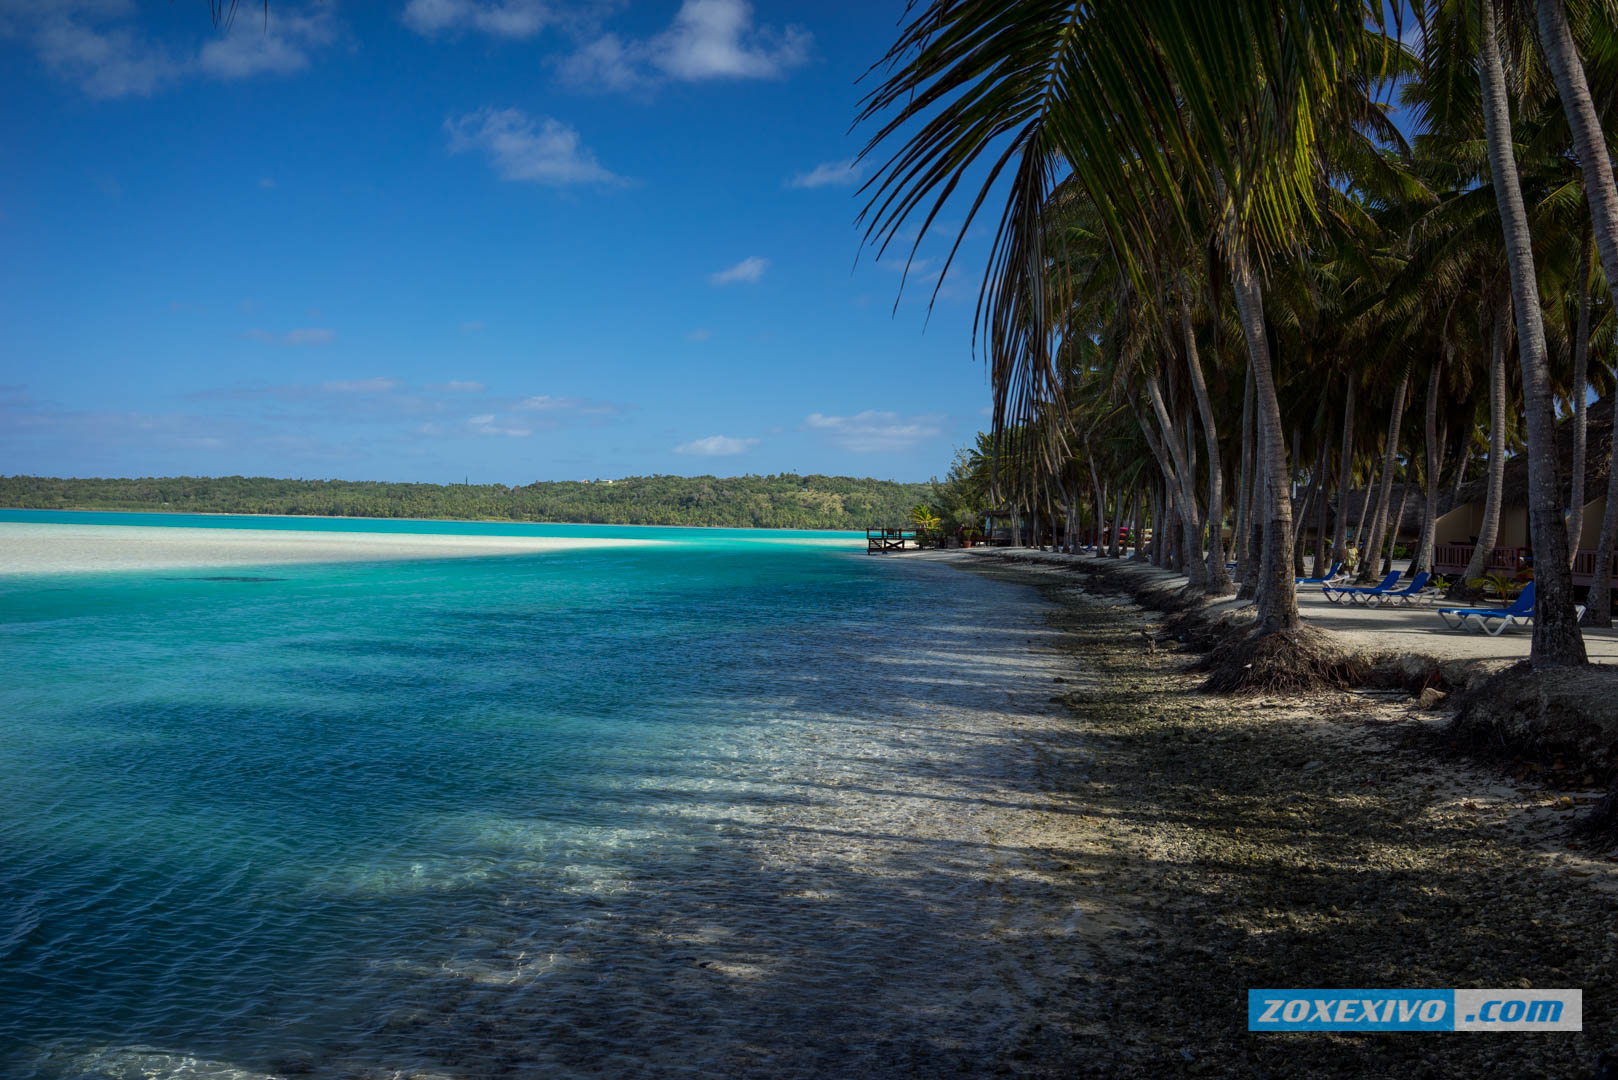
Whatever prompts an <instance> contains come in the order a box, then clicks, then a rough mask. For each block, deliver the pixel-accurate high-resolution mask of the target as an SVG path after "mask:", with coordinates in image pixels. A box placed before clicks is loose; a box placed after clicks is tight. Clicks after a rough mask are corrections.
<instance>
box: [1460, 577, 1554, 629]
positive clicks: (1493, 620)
mask: <svg viewBox="0 0 1618 1080" xmlns="http://www.w3.org/2000/svg"><path fill="white" fill-rule="evenodd" d="M1573 608H1574V611H1576V612H1577V613H1578V616H1577V617H1578V618H1579V619H1583V618H1584V605H1583V604H1575V605H1574V606H1573ZM1438 617H1439V618H1440V619H1443V620H1444V625H1445V626H1447V627H1449V628H1450V629H1451V630H1459V629H1461V628H1462V627H1464V626H1466V625H1467V624H1468V623H1471V622H1472V621H1473V620H1476V622H1477V629H1479V630H1482V631H1486V632H1487V633H1490V634H1493V635H1494V636H1495V637H1499V636H1500V634H1501V633H1502V632H1503V631H1504V630H1505V628H1506V627H1508V626H1514V625H1516V624H1517V623H1522V624H1523V625H1525V626H1526V625H1527V624H1529V623H1531V622H1533V621H1534V583H1533V582H1532V581H1530V582H1529V583H1528V587H1527V588H1526V589H1524V590H1523V591H1522V592H1521V593H1520V594H1518V596H1517V600H1516V602H1515V603H1513V604H1512V605H1511V606H1510V607H1503V608H1439V609H1438ZM1451 619H1454V620H1455V621H1454V622H1451V621H1450V620H1451Z"/></svg>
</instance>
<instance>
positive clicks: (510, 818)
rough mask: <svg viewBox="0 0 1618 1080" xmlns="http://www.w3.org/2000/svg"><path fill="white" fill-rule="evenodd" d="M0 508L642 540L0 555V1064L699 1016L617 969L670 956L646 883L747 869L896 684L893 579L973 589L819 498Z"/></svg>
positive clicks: (400, 1044)
mask: <svg viewBox="0 0 1618 1080" xmlns="http://www.w3.org/2000/svg"><path fill="white" fill-rule="evenodd" d="M0 521H25V522H36V523H37V522H48V523H49V522H55V523H63V522H68V523H92V524H93V523H103V524H105V523H114V522H115V523H120V524H121V523H128V524H140V525H151V524H160V525H185V526H205V527H210V528H288V529H309V528H319V529H344V530H368V531H372V530H374V531H390V532H392V531H434V532H477V533H490V532H493V533H528V534H536V533H537V534H540V535H572V536H623V535H633V536H636V537H639V538H645V539H660V540H671V541H675V542H673V543H669V544H666V545H656V546H644V547H641V546H637V547H630V548H610V549H594V550H590V549H584V550H573V551H567V552H559V553H547V554H541V555H534V556H501V557H492V558H460V559H441V560H431V561H413V562H378V563H370V564H352V563H350V564H342V565H294V566H268V567H260V568H243V567H231V568H229V569H225V570H208V569H206V568H199V569H188V570H182V571H176V570H172V569H167V570H158V571H143V572H139V573H101V574H81V575H56V576H35V577H13V578H10V579H0V655H3V657H4V671H5V678H4V680H3V684H0V792H4V800H3V801H4V807H5V809H4V813H3V815H0V1075H4V1076H7V1077H23V1078H39V1080H60V1078H63V1077H80V1076H84V1077H114V1076H116V1077H125V1076H129V1077H134V1076H141V1077H146V1076H172V1077H182V1076H183V1077H193V1076H196V1077H205V1076H206V1077H212V1076H221V1077H223V1076H230V1077H238V1076H240V1077H246V1076H254V1077H259V1076H263V1075H264V1074H265V1071H266V1070H273V1069H283V1070H286V1071H287V1072H288V1073H289V1074H297V1073H304V1072H308V1071H310V1070H313V1071H314V1072H315V1073H317V1074H319V1075H333V1076H337V1075H343V1076H364V1077H369V1076H384V1075H388V1076H391V1075H394V1073H393V1072H392V1070H395V1069H400V1070H406V1071H408V1070H410V1069H413V1068H422V1069H428V1067H429V1066H431V1070H429V1073H428V1074H430V1075H434V1076H439V1075H442V1076H453V1077H471V1076H482V1075H506V1074H508V1070H509V1071H510V1074H515V1075H553V1074H554V1075H564V1074H566V1075H571V1074H572V1073H566V1072H564V1073H552V1072H549V1071H545V1070H543V1069H540V1068H539V1066H538V1065H537V1064H535V1062H536V1061H538V1060H543V1061H544V1062H548V1063H549V1066H555V1065H557V1064H558V1063H560V1065H561V1066H563V1067H565V1066H567V1064H568V1062H572V1063H573V1066H574V1067H575V1068H576V1070H577V1074H578V1075H638V1073H637V1072H636V1068H637V1066H636V1062H642V1063H644V1054H646V1053H649V1052H651V1050H652V1049H655V1047H656V1046H657V1045H659V1044H661V1045H664V1046H665V1048H666V1047H667V1046H673V1045H677V1044H678V1043H679V1040H680V1039H684V1038H688V1037H689V1036H690V1030H688V1029H691V1028H700V1027H701V1026H702V1025H704V1024H708V1023H712V1022H715V1021H716V1018H717V1014H715V1015H714V1016H708V1015H706V1014H704V1015H687V1016H677V1017H676V1019H675V1021H674V1022H673V1023H674V1024H675V1027H674V1028H673V1029H670V1028H667V1027H660V1026H659V1022H656V1021H654V1020H653V1019H649V1018H653V1017H658V1016H663V1017H665V1018H666V1017H667V1016H668V1015H669V1014H670V1012H671V1010H673V1011H674V1012H675V1013H678V1009H677V1008H676V1007H675V1006H672V1005H670V1004H669V1001H668V1000H663V1001H661V1002H656V1001H643V1000H640V999H638V998H636V997H635V994H636V993H638V992H639V991H636V990H634V989H632V988H633V987H641V988H646V987H654V988H657V992H658V993H659V994H665V993H666V994H668V995H670V996H678V995H677V990H678V987H679V986H680V985H682V984H681V983H680V980H681V979H683V978H685V977H686V975H685V974H684V971H685V969H687V968H690V967H691V964H692V959H691V956H690V955H686V953H685V952H684V951H682V950H683V949H684V948H685V947H684V946H683V945H682V944H681V943H680V942H679V941H677V940H676V937H677V935H674V934H672V933H671V932H670V931H669V930H668V927H669V925H670V920H671V918H672V916H671V912H674V911H676V910H678V911H679V912H681V913H682V914H681V915H680V918H679V920H676V921H677V922H679V924H680V925H683V926H686V927H687V928H688V929H689V928H690V927H692V926H700V924H701V922H702V919H701V913H702V912H703V911H704V910H707V909H708V908H710V907H712V906H713V905H714V904H717V903H720V902H721V901H719V900H716V899H715V896H717V895H719V894H718V893H715V892H714V891H713V890H721V891H723V890H724V889H726V888H732V889H735V890H746V889H747V888H749V887H754V886H757V887H759V888H761V889H762V890H763V891H764V892H765V893H769V895H770V896H771V897H773V896H774V895H775V893H773V892H770V889H772V888H776V886H774V885H769V884H765V885H759V884H758V883H757V882H751V881H749V880H745V878H746V876H747V875H756V873H757V871H758V868H757V866H756V865H754V864H753V863H751V862H747V861H746V860H742V859H740V857H739V856H737V855H736V854H735V850H734V845H733V842H732V841H733V838H736V837H740V836H743V835H745V834H747V832H748V830H749V829H750V828H751V827H753V826H755V825H756V824H758V823H759V822H760V821H762V820H763V819H764V817H765V816H766V815H767V813H768V811H769V809H770V807H771V806H772V805H776V804H779V803H780V802H781V801H782V800H787V799H791V798H792V797H793V795H792V790H791V787H790V784H789V783H782V782H777V781H789V780H790V779H791V777H792V776H793V775H794V774H795V773H796V772H798V771H800V769H799V764H798V763H800V762H802V761H804V760H807V759H810V758H813V757H814V756H815V755H823V754H826V753H828V747H827V746H826V745H825V744H824V743H823V742H821V741H820V740H821V739H822V736H820V735H817V734H816V732H817V727H816V723H817V720H819V719H822V718H828V717H836V716H838V715H845V716H846V715H847V714H850V713H863V712H864V711H865V710H867V709H869V708H870V704H869V702H870V700H871V699H872V695H876V696H878V697H880V695H882V694H885V693H890V692H892V691H893V690H894V688H895V687H894V686H884V685H883V684H882V683H881V682H880V680H881V679H883V678H897V676H895V675H892V674H888V673H885V670H886V669H884V668H883V667H882V665H880V664H873V659H876V660H880V659H881V658H882V656H883V655H884V650H885V649H886V650H891V648H892V643H893V641H894V635H893V633H892V628H893V625H894V619H895V615H896V613H904V616H905V617H906V618H909V619H915V620H918V621H922V622H925V621H926V620H928V619H936V618H941V617H944V616H946V615H948V614H950V612H951V610H952V607H953V609H954V614H955V615H957V616H958V615H959V614H960V607H959V605H961V604H962V603H971V602H974V601H979V602H980V601H981V600H982V599H983V597H982V596H980V595H978V594H977V593H972V592H971V589H979V590H981V589H983V588H986V586H984V585H982V584H976V585H973V586H971V587H970V588H969V589H968V591H967V593H964V594H962V595H961V596H958V597H955V598H951V597H950V596H949V595H948V594H947V593H945V594H941V593H940V592H939V591H938V589H937V588H936V574H938V573H948V574H951V575H952V576H953V577H958V578H961V579H963V581H964V580H966V579H971V578H972V576H971V575H960V574H954V572H952V571H947V570H942V569H940V568H933V569H932V570H931V573H930V574H928V573H922V572H921V569H922V568H919V567H914V566H912V567H903V566H897V565H893V564H891V563H890V564H884V563H883V562H882V560H880V559H869V558H867V557H866V556H864V555H863V554H852V553H851V552H852V551H855V550H858V547H857V546H856V547H850V548H846V549H845V548H842V547H838V546H830V547H828V546H826V545H825V544H824V543H803V544H799V543H795V542H793V541H797V540H805V541H810V540H813V541H824V540H825V539H827V538H828V534H825V533H802V534H789V533H756V532H742V531H719V530H681V529H675V530H659V529H622V528H611V527H589V526H524V525H505V524H481V523H454V522H400V521H369V520H366V521H360V520H353V519H304V518H285V519H265V518H256V517H251V518H250V517H240V518H233V517H199V516H190V515H121V514H54V513H37V512H21V511H6V512H0ZM765 539H768V540H774V541H783V542H777V543H759V542H758V541H760V540H765ZM847 539H849V540H850V543H851V544H854V545H857V544H858V539H859V538H858V537H849V538H847ZM974 580H975V579H974ZM873 679H875V680H878V681H877V682H873V681H872V680H873ZM895 685H896V684H895ZM749 858H752V857H751V856H749ZM777 891H779V890H777ZM725 902H728V901H725ZM772 902H773V901H772ZM768 917H769V918H773V917H774V916H773V915H772V916H768ZM827 929H828V928H826V927H814V926H807V927H806V928H805V930H804V933H805V934H811V935H813V934H818V935H821V936H822V937H824V935H825V934H826V933H827ZM690 932H691V934H693V935H695V936H696V937H697V938H700V936H701V933H700V930H691V931H690ZM603 964H605V965H606V968H605V969H603V968H602V965H603ZM637 965H643V966H644V970H642V969H641V968H638V967H637ZM659 965H661V966H659ZM603 970H607V971H613V972H616V973H617V974H616V975H612V976H608V975H603V974H602V971H603ZM612 980H617V981H616V982H613V983H612V986H611V987H608V982H612ZM671 987H672V988H674V989H673V990H671V989H670V988H671ZM648 992H650V991H648ZM831 992H832V993H833V996H835V990H832V991H831ZM496 999H498V1000H496ZM824 1007H826V1005H825V1004H824V1003H823V1004H821V1005H816V1006H815V1008H824ZM795 1008H796V1009H798V1011H799V1012H802V1009H803V1008H807V1006H803V1007H799V1006H794V1005H791V1004H790V1003H782V1004H781V1005H780V1006H779V1008H778V1010H777V1011H776V1012H775V1013H771V1014H769V1015H774V1016H776V1019H777V1020H778V1021H780V1022H782V1023H785V1022H787V1019H786V1018H790V1016H791V1015H792V1014H793V1010H794V1009H795ZM495 1013H498V1015H499V1016H500V1017H501V1018H502V1019H500V1021H499V1023H498V1025H495V1024H492V1023H491V1022H490V1021H489V1020H488V1017H489V1016H491V1015H494V1014H495ZM530 1013H531V1017H532V1022H531V1023H529V1022H526V1021H521V1022H519V1021H516V1020H514V1019H513V1018H514V1017H518V1016H524V1015H528V1014H530ZM817 1015H818V1014H817ZM542 1020H543V1023H541V1021H542ZM772 1022H774V1021H770V1020H768V1018H767V1017H766V1018H765V1019H763V1020H760V1023H762V1024H765V1025H766V1026H767V1025H768V1024H769V1023H772ZM796 1022H801V1023H805V1024H808V1025H810V1026H811V1027H812V1026H813V1024H814V1023H816V1022H818V1021H812V1020H810V1021H805V1020H803V1018H802V1016H799V1017H798V1021H796ZM496 1026H498V1027H499V1028H500V1030H489V1029H492V1028H493V1027H496ZM525 1039H534V1040H542V1041H543V1042H544V1043H545V1045H544V1046H542V1047H541V1048H540V1050H541V1051H543V1052H542V1053H539V1057H538V1058H537V1059H536V1058H535V1057H534V1055H535V1053H536V1050H535V1047H534V1046H532V1045H528V1046H524V1045H519V1044H521V1043H523V1041H524V1040H525ZM480 1040H481V1041H480ZM491 1044H493V1045H491ZM648 1044H649V1045H648ZM524 1055H527V1057H525V1056H524ZM614 1060H616V1061H618V1065H616V1066H614V1065H612V1064H610V1062H612V1061H614ZM524 1061H527V1062H528V1063H529V1064H528V1065H527V1066H525V1065H524V1064H523V1062H524ZM602 1062H608V1063H609V1064H605V1065H603V1064H601V1063H602ZM334 1063H335V1064H334ZM549 1066H548V1067H549ZM669 1068H670V1069H671V1070H672V1071H670V1072H669V1073H668V1074H670V1075H673V1074H677V1073H678V1072H679V1071H680V1068H679V1067H676V1066H670V1067H669ZM697 1071H698V1073H699V1074H700V1073H702V1072H703V1070H700V1069H699V1070H697ZM737 1071H738V1073H740V1072H745V1071H746V1070H745V1069H738V1070H737ZM658 1074H659V1075H662V1074H663V1073H658Z"/></svg>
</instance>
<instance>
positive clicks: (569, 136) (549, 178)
mask: <svg viewBox="0 0 1618 1080" xmlns="http://www.w3.org/2000/svg"><path fill="white" fill-rule="evenodd" d="M444 129H445V130H446V131H448V132H449V149H450V153H452V154H460V153H464V152H466V151H468V150H482V151H483V152H484V153H486V154H487V155H488V157H489V163H490V164H491V165H493V166H494V171H495V173H496V174H497V175H498V176H499V177H500V179H502V180H522V181H527V182H529V183H534V184H547V185H549V186H551V187H565V186H567V185H568V184H621V183H623V182H624V181H623V179H622V178H621V177H618V176H615V175H613V174H612V173H611V172H608V171H607V170H606V169H604V168H602V167H601V165H600V164H599V163H598V162H597V161H596V158H595V155H594V154H592V153H591V152H590V151H589V150H587V149H585V147H584V146H583V145H582V144H581V143H580V142H579V133H578V132H577V131H575V130H573V129H572V128H571V127H568V126H567V125H566V124H564V123H562V122H561V121H560V120H556V119H553V118H551V117H549V116H541V117H539V118H538V121H537V123H536V121H535V120H533V119H530V118H529V117H528V115H527V114H526V113H524V112H523V111H522V110H521V109H479V110H478V111H477V112H474V113H467V114H466V115H465V116H461V117H454V118H451V119H449V120H446V121H444Z"/></svg>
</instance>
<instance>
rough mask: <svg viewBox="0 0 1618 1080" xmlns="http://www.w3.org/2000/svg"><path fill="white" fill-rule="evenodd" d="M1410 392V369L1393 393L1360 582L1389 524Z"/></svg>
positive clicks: (1366, 577) (1372, 564)
mask: <svg viewBox="0 0 1618 1080" xmlns="http://www.w3.org/2000/svg"><path fill="white" fill-rule="evenodd" d="M1409 389H1410V369H1409V368H1406V369H1405V372H1404V374H1403V375H1401V376H1400V377H1399V385H1398V386H1397V387H1395V388H1394V391H1393V412H1392V413H1391V414H1389V416H1388V441H1387V445H1386V446H1385V447H1384V448H1383V451H1382V487H1381V488H1380V489H1379V490H1378V491H1377V495H1376V515H1375V516H1374V517H1373V518H1371V543H1370V546H1369V547H1368V548H1366V549H1364V550H1365V554H1366V558H1365V559H1364V560H1363V561H1362V562H1361V564H1360V580H1361V581H1369V580H1371V577H1372V575H1373V574H1374V570H1373V569H1372V568H1373V567H1375V566H1376V565H1377V564H1378V563H1379V562H1380V561H1381V560H1380V559H1378V558H1377V557H1376V554H1375V553H1378V552H1380V551H1381V550H1382V534H1383V530H1384V529H1385V528H1386V527H1387V523H1388V510H1389V509H1391V507H1390V506H1389V503H1390V502H1392V499H1393V467H1394V461H1395V459H1396V458H1397V457H1398V449H1399V425H1400V422H1401V421H1402V420H1403V419H1404V412H1405V394H1406V393H1407V392H1408V391H1409Z"/></svg>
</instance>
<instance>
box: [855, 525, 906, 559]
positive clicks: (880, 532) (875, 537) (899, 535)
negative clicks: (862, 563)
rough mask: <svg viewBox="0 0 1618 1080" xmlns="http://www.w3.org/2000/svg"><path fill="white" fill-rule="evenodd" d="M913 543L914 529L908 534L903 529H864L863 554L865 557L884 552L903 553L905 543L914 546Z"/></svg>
mask: <svg viewBox="0 0 1618 1080" xmlns="http://www.w3.org/2000/svg"><path fill="white" fill-rule="evenodd" d="M915 541H916V533H915V530H914V529H912V530H911V531H910V532H905V531H904V530H903V529H866V530H865V553H866V554H867V555H881V554H882V553H883V552H886V551H903V550H905V544H906V543H907V542H909V543H911V544H915ZM916 546H920V545H916Z"/></svg>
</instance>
